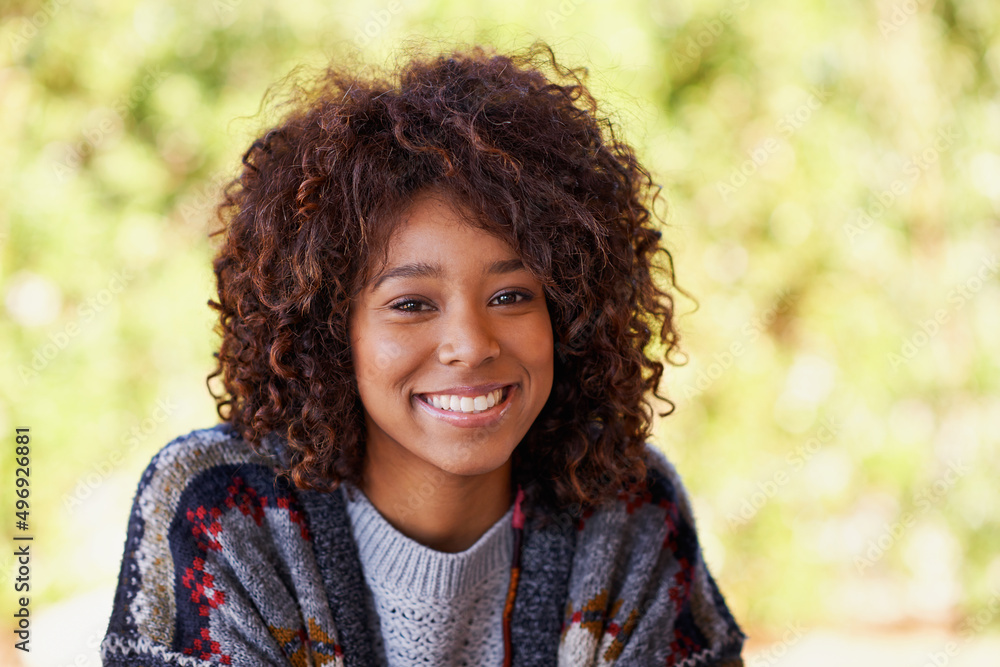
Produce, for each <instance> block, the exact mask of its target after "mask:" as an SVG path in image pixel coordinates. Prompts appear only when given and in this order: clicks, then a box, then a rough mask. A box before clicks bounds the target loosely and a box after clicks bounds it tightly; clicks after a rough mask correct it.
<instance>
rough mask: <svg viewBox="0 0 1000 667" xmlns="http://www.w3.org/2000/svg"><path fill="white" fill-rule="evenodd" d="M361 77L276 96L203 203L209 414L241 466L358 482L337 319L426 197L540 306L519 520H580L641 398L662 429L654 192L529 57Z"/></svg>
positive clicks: (666, 295)
mask: <svg viewBox="0 0 1000 667" xmlns="http://www.w3.org/2000/svg"><path fill="white" fill-rule="evenodd" d="M361 72H362V70H360V69H357V68H356V69H341V68H336V67H331V68H328V69H326V70H325V71H324V72H323V74H322V75H321V76H320V77H318V78H317V79H315V80H313V81H311V82H310V83H309V84H307V85H302V84H299V85H296V86H294V87H293V92H292V93H291V94H290V95H289V97H288V99H287V101H286V102H285V104H284V106H283V109H284V116H283V119H282V120H281V122H280V123H279V124H278V125H277V126H275V127H273V128H272V129H270V130H269V131H267V132H266V133H265V134H263V136H261V137H260V138H259V139H257V140H256V141H254V142H253V144H252V145H251V146H250V148H249V149H248V150H247V151H246V153H245V155H244V156H243V169H242V172H241V174H240V175H239V176H238V177H237V178H236V179H235V180H233V181H232V182H231V183H230V184H229V185H228V187H227V188H226V194H225V197H224V200H223V201H222V203H221V204H220V205H219V211H218V213H219V219H220V221H221V222H222V228H221V229H219V230H217V231H215V232H213V234H212V235H213V236H215V235H222V237H223V240H222V243H221V245H220V247H219V250H218V253H217V255H216V258H215V260H214V270H215V276H216V279H217V284H218V297H219V300H218V302H216V301H209V305H210V306H211V307H212V308H213V309H215V310H217V311H218V313H219V323H218V325H217V328H216V329H217V331H219V333H220V334H221V336H222V342H221V346H220V349H219V351H218V353H217V354H216V355H215V356H216V359H217V361H218V364H217V366H216V368H215V370H214V371H213V372H212V373H211V374H210V375H209V376H208V378H207V381H208V384H209V391H210V392H211V393H212V395H213V397H214V398H215V400H216V409H217V411H218V413H219V416H220V418H222V419H223V420H224V421H227V422H230V423H231V424H232V425H233V427H234V428H235V429H237V431H238V432H239V433H240V434H241V435H242V437H243V438H244V439H245V440H247V442H249V443H251V444H252V445H253V446H255V447H257V448H258V449H268V447H269V445H267V443H268V442H270V440H268V439H267V438H268V436H269V435H271V434H276V435H277V437H279V438H280V439H281V441H282V442H283V443H285V444H284V445H283V446H282V451H283V452H285V454H284V458H283V460H284V462H285V464H284V470H283V472H284V473H287V474H289V475H290V477H291V479H292V481H293V483H294V484H295V485H296V486H297V487H299V488H310V489H319V490H327V491H328V490H332V489H335V488H337V486H338V485H339V484H340V482H341V481H343V480H347V481H349V482H351V483H352V484H354V485H356V486H359V487H360V486H361V471H362V464H363V461H364V454H365V429H364V416H363V411H362V410H363V408H362V405H361V401H360V398H359V395H358V390H357V382H356V378H355V375H354V370H353V368H352V361H351V352H350V348H349V337H348V312H349V308H350V305H351V303H352V300H353V299H355V298H356V297H357V295H358V294H359V293H360V291H361V290H362V289H363V287H364V285H365V284H366V280H368V279H369V277H370V275H371V272H372V270H373V269H372V267H373V266H374V264H375V261H374V260H375V259H376V255H377V254H378V253H384V252H385V250H386V247H387V243H388V240H389V238H390V236H391V234H392V231H393V227H394V225H395V224H396V223H397V222H398V218H399V213H400V212H401V211H402V210H403V209H404V208H405V207H406V205H407V203H408V202H409V201H410V200H412V198H413V197H414V195H415V194H416V193H417V192H418V191H422V190H425V189H438V190H443V191H446V192H448V193H449V194H450V195H451V196H452V197H454V198H456V200H457V201H460V202H461V203H462V204H463V206H464V207H465V208H466V209H467V210H470V211H473V212H475V213H476V215H477V217H478V221H477V224H481V225H482V226H483V227H484V228H486V229H489V230H491V231H493V232H494V233H496V234H498V235H499V236H500V237H501V238H503V239H504V240H506V241H507V242H508V243H509V244H510V246H511V247H512V248H514V249H515V250H516V251H517V252H518V253H519V254H520V255H521V258H522V260H523V261H524V263H525V266H526V267H527V268H528V270H529V271H531V272H532V273H533V274H534V275H535V276H536V277H537V278H538V279H539V280H540V281H541V283H542V284H543V285H544V288H545V297H546V301H547V303H548V308H549V314H550V319H551V321H552V327H553V338H554V341H555V355H554V356H555V362H554V363H555V365H554V380H553V387H552V392H551V395H550V397H549V399H548V401H547V403H546V404H545V406H544V407H543V409H542V412H541V413H540V414H539V416H538V418H537V419H536V420H535V422H534V424H533V425H532V426H531V428H530V430H529V431H528V433H527V434H526V435H525V437H524V439H523V440H522V441H521V443H520V444H519V445H518V447H517V448H516V449H515V451H514V456H513V478H514V480H513V481H514V482H516V483H520V484H521V485H522V487H523V489H524V491H525V494H526V497H527V499H528V501H529V502H528V506H529V507H530V506H532V505H536V504H538V505H540V506H545V507H547V508H549V509H550V510H551V511H562V510H564V509H565V508H567V507H570V506H572V507H575V508H580V507H592V506H595V505H597V504H598V503H600V502H603V501H605V500H607V499H609V498H613V497H614V496H615V495H616V494H617V493H618V492H619V491H620V489H622V488H624V487H626V486H628V485H631V484H635V483H640V484H641V483H642V481H643V480H644V479H645V475H646V465H645V458H644V455H643V450H644V448H645V442H646V440H647V438H648V437H649V435H650V430H651V427H652V419H653V407H652V404H651V402H650V394H653V395H655V396H656V397H658V398H660V399H662V400H665V401H666V403H667V405H668V410H667V411H666V412H664V413H662V414H663V415H666V414H669V413H670V412H672V411H673V404H672V403H671V402H670V401H669V400H668V399H666V397H664V396H661V395H660V394H659V393H658V386H659V382H660V378H661V376H662V374H663V370H664V365H663V363H661V360H662V361H666V362H667V363H671V364H674V363H676V362H675V361H673V359H672V357H671V354H672V353H673V352H675V351H676V347H677V343H678V335H677V332H676V330H675V328H674V326H673V316H674V301H673V297H672V292H673V291H674V290H676V289H677V288H676V284H675V281H674V271H673V262H672V258H671V256H670V254H669V252H667V250H665V249H664V248H662V247H661V245H660V243H659V239H660V232H659V231H658V230H657V226H659V221H658V220H657V218H656V216H654V215H653V214H652V213H651V211H652V210H653V206H654V203H655V200H656V197H657V195H658V194H659V191H660V188H659V186H658V185H656V184H655V183H654V182H653V180H652V179H651V177H650V174H649V172H648V171H647V170H646V169H645V168H644V167H643V166H641V165H640V164H639V162H638V160H637V158H636V156H635V152H634V150H633V149H632V148H631V147H630V146H629V145H628V144H627V143H625V142H623V141H621V140H620V139H618V138H616V136H615V129H614V127H613V124H612V123H611V122H610V121H609V120H607V119H606V118H601V117H599V116H598V113H597V102H596V101H595V99H594V97H593V96H592V95H591V93H590V92H589V91H588V90H587V88H586V87H585V85H584V83H583V81H584V79H585V77H586V69H583V68H578V69H570V68H566V67H564V66H562V65H560V64H558V63H557V62H556V58H555V56H554V55H553V54H552V51H551V49H549V48H548V47H547V46H545V45H544V44H540V43H536V44H535V45H533V46H532V47H530V48H528V49H526V50H524V51H522V52H519V53H517V54H514V55H502V54H497V53H496V52H495V51H493V50H491V49H485V48H483V47H472V48H468V49H465V50H459V51H456V52H454V53H451V54H445V55H437V56H430V57H418V56H414V57H413V58H412V59H411V60H409V61H408V62H406V63H405V64H404V65H403V66H401V67H400V68H399V70H398V71H397V72H394V73H392V74H389V75H369V76H362V73H361ZM657 257H660V258H661V259H662V260H663V261H658V262H654V259H656V258H657ZM654 332H655V338H657V339H658V340H653V337H654ZM220 375H221V377H222V382H223V385H224V390H220V391H219V392H218V393H216V391H214V390H213V389H212V386H211V384H212V383H211V380H212V379H213V378H215V377H218V376H220ZM272 437H274V436H272ZM269 453H273V451H269Z"/></svg>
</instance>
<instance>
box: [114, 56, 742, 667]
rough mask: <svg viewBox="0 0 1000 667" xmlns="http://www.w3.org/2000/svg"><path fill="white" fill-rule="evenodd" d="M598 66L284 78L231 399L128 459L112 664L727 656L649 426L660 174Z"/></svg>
mask: <svg viewBox="0 0 1000 667" xmlns="http://www.w3.org/2000/svg"><path fill="white" fill-rule="evenodd" d="M581 73H582V72H581V71H573V70H568V69H565V68H562V67H560V66H559V65H557V64H556V62H555V60H554V58H552V56H551V52H549V51H548V50H547V49H546V48H544V47H538V48H534V49H532V50H530V51H528V52H527V53H524V54H521V55H518V56H503V55H497V54H494V53H491V52H489V51H487V50H484V49H481V48H474V49H470V50H468V51H464V52H457V53H454V54H451V55H446V56H441V57H433V58H427V59H422V58H414V59H413V60H412V61H410V62H409V63H407V64H406V65H405V66H404V67H403V68H402V69H401V70H400V71H399V72H397V73H395V74H393V75H392V76H391V77H387V78H384V79H383V78H375V77H373V78H364V77H362V76H360V75H359V74H357V73H352V72H350V71H341V70H337V69H331V70H329V71H328V72H326V73H325V75H324V76H323V77H321V78H320V79H319V80H318V81H316V82H315V84H314V85H312V86H306V87H298V88H297V89H296V91H297V92H296V93H295V95H294V96H293V98H292V100H291V101H290V102H289V106H288V111H287V113H286V116H285V117H284V120H283V121H282V122H281V123H280V124H279V125H277V126H276V127H274V128H273V129H271V130H270V131H268V132H267V133H266V134H264V135H263V136H262V137H261V138H260V139H258V140H257V141H255V142H254V143H253V145H252V146H251V147H250V149H249V150H248V151H247V152H246V154H245V156H244V158H243V165H244V167H243V171H242V174H241V176H240V177H239V178H238V179H237V180H236V181H234V182H233V183H232V184H231V186H230V188H229V189H228V190H227V194H226V199H225V201H224V202H223V204H222V205H221V207H220V210H221V218H222V220H223V222H224V228H223V229H222V230H220V233H221V234H223V235H224V243H223V244H222V246H221V248H220V250H219V253H218V256H217V258H216V260H215V274H216V277H217V280H218V293H219V298H218V301H217V302H216V301H213V302H210V303H211V305H212V306H213V307H214V308H215V309H216V310H217V311H218V312H219V318H220V320H219V329H220V331H221V335H222V344H221V347H220V350H219V353H218V355H217V357H218V367H217V369H216V371H215V372H214V373H213V374H212V375H210V376H209V380H211V379H212V378H215V377H217V376H221V379H222V382H223V389H221V390H220V391H218V393H215V392H213V395H214V396H215V397H216V400H217V403H218V411H219V415H220V417H221V418H222V420H223V422H222V423H221V424H220V425H218V426H216V427H214V428H210V429H204V430H199V431H195V432H193V433H191V434H189V435H187V436H184V437H181V438H178V439H177V440H175V441H174V442H171V443H170V444H168V445H167V446H166V447H165V448H163V449H162V450H161V451H160V452H159V453H158V454H157V455H156V456H155V457H154V458H153V460H152V462H151V463H150V465H149V467H148V469H147V470H146V472H145V474H144V475H143V477H142V480H141V481H140V483H139V488H138V492H137V496H136V500H135V505H134V510H133V513H132V517H131V520H130V522H129V529H128V538H127V543H126V546H125V555H124V558H123V561H122V569H121V576H120V580H119V586H118V591H117V595H116V598H115V605H114V612H113V615H112V618H111V622H110V625H109V628H108V633H107V636H106V638H105V640H104V643H103V646H102V654H103V659H104V661H105V664H106V665H140V664H141V665H200V664H206V663H220V664H231V665H378V664H388V665H413V664H421V665H424V664H433V665H501V664H503V665H555V664H558V665H567V666H569V665H572V666H583V665H609V664H619V665H647V664H649V665H654V664H655V665H684V666H688V667H691V666H696V665H739V664H742V663H741V661H740V657H739V656H740V650H741V646H742V642H743V635H742V633H741V632H740V629H739V628H738V626H737V624H736V623H735V621H734V620H733V618H732V616H731V615H730V613H729V611H728V610H727V608H726V606H725V603H724V601H723V598H722V596H721V594H720V593H719V591H718V589H717V587H716V585H715V582H714V581H713V579H712V577H711V575H710V574H709V572H708V570H707V569H706V567H705V564H704V561H703V559H702V555H701V551H700V548H699V545H698V540H697V536H696V533H695V528H694V523H693V519H692V515H691V509H690V506H689V504H688V501H687V498H686V496H685V493H684V491H683V488H682V486H681V483H680V480H679V479H678V478H677V475H676V473H675V472H674V470H673V468H672V467H671V466H670V464H669V463H668V462H667V461H666V460H665V459H664V458H663V456H662V455H661V454H660V453H659V452H658V450H656V449H655V447H653V446H652V445H650V444H648V443H647V438H648V437H649V435H650V428H651V420H652V415H653V409H652V406H651V400H652V396H653V395H655V394H656V390H657V386H658V383H659V380H660V377H661V374H662V372H663V364H662V363H661V361H659V360H658V359H657V357H656V356H655V355H652V353H650V352H649V351H648V350H650V349H655V348H654V345H658V346H659V347H658V349H659V351H660V352H659V356H660V358H663V359H665V360H668V357H669V355H670V353H671V352H673V351H674V350H675V347H676V345H677V335H676V332H675V330H674V328H673V321H672V315H673V301H672V298H671V294H670V292H668V291H667V289H669V288H671V287H672V285H660V284H658V282H657V280H667V281H669V280H670V279H671V276H672V274H671V265H670V256H669V254H667V252H666V251H665V250H663V249H662V248H661V247H660V246H659V237H660V234H659V232H658V231H657V229H656V220H655V219H653V218H652V216H651V214H650V208H651V206H652V199H653V197H655V193H656V187H655V185H654V184H653V182H652V181H651V179H650V176H649V174H648V172H647V171H646V170H645V169H644V168H643V167H642V166H641V165H640V164H639V163H638V162H637V161H636V158H635V156H634V153H633V151H632V150H631V149H630V147H629V146H628V145H626V144H625V143H623V142H621V141H620V140H618V139H616V138H615V136H614V132H613V128H612V126H611V125H610V124H609V123H608V122H607V121H606V120H602V119H600V118H599V117H598V115H597V107H596V103H595V101H594V99H593V98H592V97H591V95H590V94H589V92H588V91H587V89H586V88H585V87H584V85H583V84H582V82H581V79H580V75H581ZM658 258H663V261H658ZM654 278H656V279H657V280H654ZM654 338H655V340H654ZM210 390H211V388H210Z"/></svg>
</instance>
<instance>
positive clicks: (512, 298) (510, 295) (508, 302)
mask: <svg viewBox="0 0 1000 667" xmlns="http://www.w3.org/2000/svg"><path fill="white" fill-rule="evenodd" d="M518 297H520V299H518ZM530 298H531V295H530V294H526V293H524V292H516V291H511V292H504V293H503V294H498V295H496V296H495V297H493V300H494V301H500V304H499V305H501V306H513V305H514V304H515V303H519V301H527V300H528V299H530Z"/></svg>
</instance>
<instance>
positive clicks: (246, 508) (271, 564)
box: [107, 424, 331, 664]
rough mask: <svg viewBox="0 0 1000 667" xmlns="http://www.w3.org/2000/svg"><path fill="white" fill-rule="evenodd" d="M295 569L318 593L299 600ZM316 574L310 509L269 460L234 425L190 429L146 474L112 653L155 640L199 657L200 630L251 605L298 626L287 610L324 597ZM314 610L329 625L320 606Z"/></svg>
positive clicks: (112, 627) (131, 526)
mask: <svg viewBox="0 0 1000 667" xmlns="http://www.w3.org/2000/svg"><path fill="white" fill-rule="evenodd" d="M289 573H292V574H293V575H294V576H298V577H300V578H302V581H304V582H306V583H305V584H302V583H301V582H300V586H306V587H307V588H308V587H310V586H311V588H308V589H309V590H311V591H313V592H314V593H315V594H313V595H311V596H309V598H308V599H307V600H306V601H301V600H300V601H298V603H296V600H295V597H294V591H292V592H289V591H287V590H286V588H287V586H286V583H285V579H286V578H287V577H288V576H292V575H290V574H289ZM317 581H319V575H318V573H317V572H316V571H315V566H314V564H313V560H312V551H311V538H310V534H309V531H308V528H307V522H306V520H305V514H304V512H303V511H302V510H301V508H300V506H299V503H298V496H297V494H296V493H295V491H294V489H293V488H292V487H291V484H290V483H289V482H288V481H287V480H286V479H285V478H283V477H279V476H278V475H277V469H276V468H275V466H274V465H273V461H272V459H271V458H270V457H266V456H263V455H260V454H258V453H257V452H255V451H254V449H253V448H252V447H251V446H250V445H249V444H248V443H247V442H246V441H245V440H243V438H242V437H240V436H239V434H238V433H236V432H235V431H234V430H233V429H232V428H231V427H230V426H229V425H228V424H220V425H218V426H215V427H212V428H206V429H199V430H195V431H192V432H190V433H188V434H186V435H183V436H180V437H178V438H175V439H174V440H172V441H170V442H169V443H167V444H166V445H165V446H164V447H163V448H162V449H160V450H159V451H158V452H157V453H156V454H155V455H154V456H153V457H152V459H151V461H150V463H149V465H148V466H147V467H146V469H145V471H144V472H143V474H142V477H141V479H140V481H139V486H138V489H137V491H136V495H135V500H134V501H133V506H132V512H131V514H130V516H129V521H128V530H127V537H126V544H125V552H124V556H123V559H122V566H121V570H120V574H119V582H118V589H117V591H116V593H115V604H114V610H113V612H112V617H111V621H110V623H109V626H108V637H109V639H108V644H107V651H108V652H109V653H108V655H110V654H112V653H115V652H118V653H122V652H125V653H128V652H129V651H132V652H134V651H139V650H140V648H142V646H145V645H146V644H145V643H148V642H151V643H152V644H151V645H155V646H158V647H161V648H160V649H157V650H169V651H173V652H174V653H175V654H177V655H199V652H200V648H199V646H200V643H199V642H200V640H199V637H205V636H206V634H205V633H206V632H208V631H209V625H210V624H217V625H218V626H219V628H222V627H223V625H225V623H229V622H230V621H233V619H243V620H240V623H244V621H245V622H250V621H247V620H246V618H244V611H246V610H249V609H253V608H255V609H258V610H260V613H264V614H265V615H266V616H267V617H268V620H269V622H270V624H271V625H273V626H274V627H276V628H286V627H293V628H294V627H295V624H296V622H297V621H296V620H295V617H293V616H288V614H286V613H285V612H286V611H287V610H294V609H295V605H296V604H305V605H307V606H308V605H309V604H312V603H313V602H314V601H315V600H319V601H322V595H321V594H320V593H317V592H316V591H319V590H320V589H319V588H317V584H316V582H317ZM261 591H264V593H262V592H261ZM271 603H275V604H277V607H275V608H274V609H271V608H270V607H269V606H268V605H269V604H271ZM220 608H221V611H217V610H220ZM220 613H221V614H222V616H219V615H218V614H220ZM314 616H315V617H316V618H320V619H321V621H322V622H323V626H324V627H326V628H329V627H330V625H331V624H330V623H329V622H328V619H325V617H324V616H323V614H322V611H321V610H320V611H317V612H316V614H314ZM220 619H229V620H226V621H225V623H224V622H223V620H220ZM212 632H216V630H212ZM220 632H221V630H220ZM222 636H223V635H220V637H222ZM234 636H235V635H234ZM261 636H263V635H261ZM213 637H214V635H213ZM219 641H220V642H221V645H223V646H224V647H225V646H227V645H228V644H227V643H226V641H223V640H222V639H220V640H219ZM233 641H234V642H235V641H236V640H233ZM136 642H138V643H136ZM144 642H145V643H144ZM236 644H238V642H236V643H235V644H232V645H233V646H235V645H236ZM268 646H270V645H268ZM142 650H145V649H142ZM213 650H214V649H213ZM262 650H267V651H272V652H273V651H275V650H276V649H275V647H273V646H271V647H269V648H268V647H265V648H264V649H262ZM123 654H124V653H123ZM274 655H275V656H277V655H278V653H274ZM171 664H174V663H171ZM268 664H271V663H268Z"/></svg>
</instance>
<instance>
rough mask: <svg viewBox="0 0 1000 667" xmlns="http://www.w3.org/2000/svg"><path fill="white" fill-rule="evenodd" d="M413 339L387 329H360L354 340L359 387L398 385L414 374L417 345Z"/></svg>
mask: <svg viewBox="0 0 1000 667" xmlns="http://www.w3.org/2000/svg"><path fill="white" fill-rule="evenodd" d="M411 338H412V337H410V336H403V335H401V334H400V333H399V332H394V331H392V330H387V329H386V328H385V327H378V326H361V327H358V329H356V335H352V337H351V349H352V356H353V359H354V369H355V374H356V375H357V379H358V387H359V388H361V390H362V392H364V390H365V388H368V387H371V388H376V387H387V386H397V385H399V384H401V383H402V382H404V381H405V379H406V378H407V377H408V376H409V375H410V373H412V371H413V367H414V365H415V360H416V359H417V357H418V356H419V355H418V354H417V350H418V346H417V345H415V344H414V343H415V341H413V340H412V339H411Z"/></svg>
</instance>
